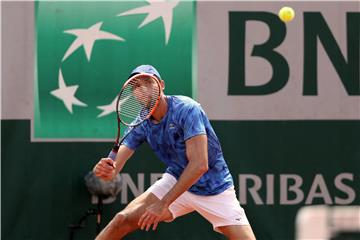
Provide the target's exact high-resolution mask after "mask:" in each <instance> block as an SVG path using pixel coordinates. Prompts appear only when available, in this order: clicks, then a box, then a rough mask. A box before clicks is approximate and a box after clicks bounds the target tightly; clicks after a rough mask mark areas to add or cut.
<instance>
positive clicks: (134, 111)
mask: <svg viewBox="0 0 360 240" xmlns="http://www.w3.org/2000/svg"><path fill="white" fill-rule="evenodd" d="M160 93H161V88H160V82H159V80H158V79H157V78H156V77H155V76H153V75H151V74H147V73H139V74H136V75H134V76H132V77H131V78H129V79H128V80H127V81H126V82H125V84H124V86H123V87H122V89H121V91H120V93H119V95H118V99H117V103H116V114H117V124H118V131H117V136H116V141H115V145H114V147H113V149H112V151H111V152H110V154H109V156H108V157H109V158H111V159H112V160H115V157H116V153H117V151H118V149H119V147H120V145H121V143H122V142H123V141H124V139H125V138H126V137H127V136H128V135H129V133H130V132H131V131H132V130H133V128H135V127H136V126H139V125H140V124H141V123H142V122H144V121H145V120H146V119H148V118H149V117H150V116H151V115H152V114H153V113H154V111H155V110H156V108H157V106H158V105H159V102H160ZM121 123H122V124H124V125H125V126H127V127H128V128H129V129H128V131H127V133H126V134H125V135H124V136H123V137H122V138H121V139H120V134H121V133H120V130H121Z"/></svg>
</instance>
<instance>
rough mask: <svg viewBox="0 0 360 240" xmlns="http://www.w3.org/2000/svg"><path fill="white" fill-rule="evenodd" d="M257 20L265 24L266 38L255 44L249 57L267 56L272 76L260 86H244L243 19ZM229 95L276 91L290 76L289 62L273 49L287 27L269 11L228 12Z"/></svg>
mask: <svg viewBox="0 0 360 240" xmlns="http://www.w3.org/2000/svg"><path fill="white" fill-rule="evenodd" d="M247 21H260V22H263V23H265V24H266V25H268V27H269V30H270V36H269V39H268V40H267V41H266V42H265V43H263V44H258V45H254V47H253V50H252V53H251V56H257V57H261V58H264V59H266V60H267V61H268V62H269V63H270V64H271V67H272V70H273V75H272V77H271V79H270V80H269V81H268V82H267V83H266V84H263V85H261V86H247V85H246V81H245V43H246V42H245V37H246V22H247ZM229 26H230V29H229V30H230V36H229V40H230V43H229V48H230V49H229V87H228V94H229V95H265V94H271V93H274V92H277V91H279V90H280V89H281V88H283V87H284V86H285V85H286V83H287V81H288V79H289V65H288V63H287V61H286V59H285V58H284V57H283V56H282V55H281V54H279V53H278V52H277V51H275V50H274V49H275V48H276V47H277V46H279V45H280V44H281V43H282V42H283V40H284V38H285V36H286V26H285V24H284V23H283V22H281V21H280V20H279V17H278V16H276V15H275V14H272V13H269V12H230V13H229Z"/></svg>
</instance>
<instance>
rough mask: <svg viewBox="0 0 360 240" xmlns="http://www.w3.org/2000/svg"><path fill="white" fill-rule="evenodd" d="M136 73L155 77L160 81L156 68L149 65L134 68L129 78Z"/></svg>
mask: <svg viewBox="0 0 360 240" xmlns="http://www.w3.org/2000/svg"><path fill="white" fill-rule="evenodd" d="M138 73H147V74H151V75H155V76H156V77H157V78H158V79H159V80H161V76H160V74H159V72H158V71H157V70H156V68H154V67H153V66H151V65H140V66H138V67H136V68H135V69H134V70H133V71H132V72H131V74H130V76H129V78H130V77H132V76H134V75H135V74H138Z"/></svg>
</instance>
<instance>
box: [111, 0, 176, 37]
mask: <svg viewBox="0 0 360 240" xmlns="http://www.w3.org/2000/svg"><path fill="white" fill-rule="evenodd" d="M147 2H148V3H149V4H150V5H147V6H144V7H139V8H135V9H132V10H129V11H126V12H123V13H120V14H118V15H117V16H126V15H133V14H145V13H147V14H148V15H147V17H146V18H145V19H144V21H143V22H142V23H141V24H140V25H139V28H141V27H143V26H145V25H146V24H148V23H150V22H152V21H154V20H156V19H158V18H160V17H161V18H162V20H163V22H164V28H165V44H167V43H168V41H169V38H170V33H171V25H172V18H173V9H174V8H175V7H176V5H178V3H179V0H175V1H171V2H166V1H159V0H148V1H147Z"/></svg>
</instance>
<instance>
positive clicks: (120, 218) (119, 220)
mask: <svg viewBox="0 0 360 240" xmlns="http://www.w3.org/2000/svg"><path fill="white" fill-rule="evenodd" d="M112 222H113V223H114V224H115V225H119V224H121V225H123V224H125V223H126V216H125V214H123V213H122V212H119V213H117V214H116V215H115V217H114V218H113V220H112Z"/></svg>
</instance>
